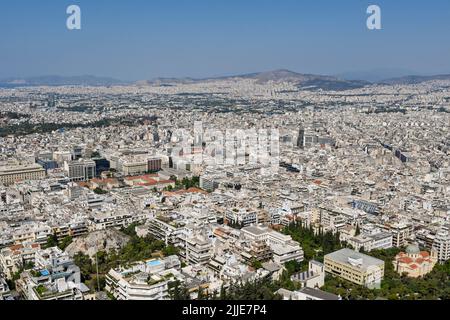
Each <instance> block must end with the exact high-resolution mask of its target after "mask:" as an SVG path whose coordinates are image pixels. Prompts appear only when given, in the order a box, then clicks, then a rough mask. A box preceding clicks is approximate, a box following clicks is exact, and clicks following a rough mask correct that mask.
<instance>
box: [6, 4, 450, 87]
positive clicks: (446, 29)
mask: <svg viewBox="0 0 450 320" xmlns="http://www.w3.org/2000/svg"><path fill="white" fill-rule="evenodd" d="M70 4H77V5H79V6H80V7H81V11H82V30H79V31H69V30H67V28H66V19H67V17H68V15H67V14H66V8H67V7H68V6H69V5H70ZM370 4H377V5H379V6H380V7H381V10H382V25H383V30H378V31H369V30H368V29H367V28H366V19H367V17H368V15H367V14H366V9H367V7H368V6H369V5H370ZM279 68H286V69H291V70H294V71H298V72H304V73H319V74H339V73H343V72H351V71H364V70H373V69H405V70H408V71H411V72H415V73H422V74H429V73H450V1H448V0H429V1H425V0H423V1H414V0H409V1H408V0H371V1H366V0H342V1H337V0H127V1H125V0H79V1H76V0H69V1H67V0H39V1H36V0H2V1H0V78H5V77H25V76H36V75H48V74H57V75H82V74H94V75H99V76H111V77H116V78H120V79H127V80H139V79H151V78H155V77H160V76H165V77H172V76H176V77H182V76H191V77H205V76H220V75H229V74H239V73H246V72H256V71H265V70H272V69H279Z"/></svg>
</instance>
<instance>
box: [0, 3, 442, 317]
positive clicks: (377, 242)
mask: <svg viewBox="0 0 450 320" xmlns="http://www.w3.org/2000/svg"><path fill="white" fill-rule="evenodd" d="M81 8H83V7H82V6H81ZM364 13H365V12H363V14H364ZM81 26H82V28H84V27H85V24H82V25H81ZM80 31H83V29H81V30H80ZM67 32H77V31H67ZM366 32H377V31H372V30H371V31H366ZM0 63H2V62H0ZM266 70H267V69H266ZM449 70H450V69H449ZM331 73H333V72H330V74H331ZM42 74H44V73H42ZM117 78H118V77H117ZM117 78H116V77H100V76H66V75H61V76H32V77H21V76H12V77H9V76H6V75H5V77H3V79H2V80H0V304H2V303H4V302H3V301H2V300H7V301H13V300H16V301H17V300H40V301H49V300H52V301H53V300H109V301H112V300H146V301H150V300H178V301H201V300H209V301H211V302H213V301H218V300H222V301H223V300H227V301H228V300H230V301H231V300H236V301H238V300H240V301H268V300H289V301H293V300H294V301H296V300H297V301H301V300H304V301H306V300H341V301H343V300H448V299H450V74H449V75H446V74H445V70H443V72H441V73H439V74H438V73H436V75H433V74H422V75H417V76H415V75H409V74H408V75H398V76H395V77H387V78H384V79H381V80H369V79H367V78H365V79H355V78H351V77H344V76H338V75H323V74H320V75H319V74H315V73H309V72H308V73H302V72H298V71H291V70H290V68H289V69H273V70H272V71H264V70H258V71H256V72H249V73H246V72H243V73H236V74H232V75H221V76H204V77H172V76H170V77H153V78H152V80H117ZM0 79H1V77H0ZM5 303H6V302H5ZM253 311H255V310H253ZM259 311H261V310H259ZM190 312H191V313H190V314H195V313H192V310H191V311H190ZM255 312H256V311H255ZM213 315H214V314H213Z"/></svg>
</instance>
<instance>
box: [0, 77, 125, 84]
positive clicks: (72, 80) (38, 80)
mask: <svg viewBox="0 0 450 320" xmlns="http://www.w3.org/2000/svg"><path fill="white" fill-rule="evenodd" d="M124 84H127V82H125V81H121V80H117V79H113V78H107V77H96V76H90V75H85V76H73V77H63V76H42V77H31V78H24V79H20V78H10V79H4V80H0V86H6V87H14V86H113V85H124Z"/></svg>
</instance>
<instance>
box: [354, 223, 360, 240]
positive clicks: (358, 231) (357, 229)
mask: <svg viewBox="0 0 450 320" xmlns="http://www.w3.org/2000/svg"><path fill="white" fill-rule="evenodd" d="M360 234H361V230H360V229H359V224H357V225H356V231H355V237H356V236H359V235H360Z"/></svg>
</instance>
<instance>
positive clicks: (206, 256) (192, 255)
mask: <svg viewBox="0 0 450 320" xmlns="http://www.w3.org/2000/svg"><path fill="white" fill-rule="evenodd" d="M212 255H213V245H212V243H211V242H210V241H208V240H206V239H205V238H200V237H192V238H190V239H187V240H186V261H187V262H188V263H189V264H206V263H208V262H209V260H210V259H211V257H212Z"/></svg>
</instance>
